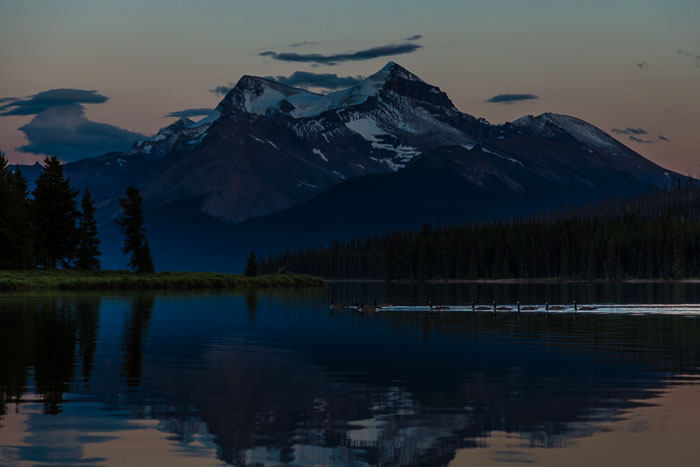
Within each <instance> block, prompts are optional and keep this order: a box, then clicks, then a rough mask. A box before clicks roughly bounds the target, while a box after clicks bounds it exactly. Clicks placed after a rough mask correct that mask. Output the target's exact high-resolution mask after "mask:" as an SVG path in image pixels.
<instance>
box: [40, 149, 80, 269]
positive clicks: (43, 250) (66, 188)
mask: <svg viewBox="0 0 700 467" xmlns="http://www.w3.org/2000/svg"><path fill="white" fill-rule="evenodd" d="M33 193H34V209H33V210H32V211H33V212H32V214H33V216H32V224H33V226H34V231H35V252H36V256H37V261H38V263H39V264H40V265H42V266H44V267H45V268H46V269H55V268H56V267H57V266H58V265H59V264H60V265H61V266H63V267H68V266H70V264H71V262H72V260H73V259H74V257H75V249H76V246H77V240H78V230H77V228H76V226H75V221H76V219H77V217H78V211H77V209H76V202H75V196H76V195H77V194H78V192H77V191H76V190H74V189H73V188H72V187H71V185H70V181H69V180H68V179H66V178H65V176H64V174H63V164H62V163H61V161H60V160H59V159H58V158H57V157H56V156H50V157H47V158H46V159H45V160H44V170H43V171H42V172H41V174H39V177H38V178H37V180H36V188H34V192H33Z"/></svg>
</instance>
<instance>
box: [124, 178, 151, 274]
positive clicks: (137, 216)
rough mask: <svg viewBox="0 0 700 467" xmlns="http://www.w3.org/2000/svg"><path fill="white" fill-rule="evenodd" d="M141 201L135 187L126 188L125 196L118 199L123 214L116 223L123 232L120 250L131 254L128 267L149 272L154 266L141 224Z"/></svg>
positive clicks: (144, 230)
mask: <svg viewBox="0 0 700 467" xmlns="http://www.w3.org/2000/svg"><path fill="white" fill-rule="evenodd" d="M142 202H143V198H142V197H141V194H140V193H139V190H138V189H137V188H136V187H133V186H130V187H129V188H127V189H126V198H121V199H120V200H119V204H120V205H121V207H122V210H123V211H124V215H123V216H122V217H120V218H119V219H117V224H119V225H120V226H121V230H122V233H123V234H124V246H123V247H122V252H123V253H124V254H127V255H128V254H131V258H130V259H129V263H128V265H129V267H130V268H131V269H135V270H136V271H137V272H141V273H149V272H154V271H155V267H154V266H153V258H152V256H151V249H150V247H149V246H148V240H147V239H146V229H145V228H144V226H143V222H144V221H143V208H142V207H141V204H142Z"/></svg>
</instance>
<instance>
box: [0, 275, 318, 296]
mask: <svg viewBox="0 0 700 467" xmlns="http://www.w3.org/2000/svg"><path fill="white" fill-rule="evenodd" d="M324 283H325V281H324V280H323V279H322V278H321V277H316V276H310V275H307V274H264V275H260V276H256V277H246V276H243V275H241V274H224V273H216V272H157V273H153V274H138V273H135V272H131V271H75V270H59V271H0V292H3V291H8V292H14V291H22V290H159V289H162V290H196V289H219V290H221V289H246V288H265V287H270V288H284V287H317V286H322V285H323V284H324Z"/></svg>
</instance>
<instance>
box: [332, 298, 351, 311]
mask: <svg viewBox="0 0 700 467" xmlns="http://www.w3.org/2000/svg"><path fill="white" fill-rule="evenodd" d="M347 307H348V306H347V305H336V304H334V303H333V297H331V310H344V309H346V308H347Z"/></svg>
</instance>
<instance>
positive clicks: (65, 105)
mask: <svg viewBox="0 0 700 467" xmlns="http://www.w3.org/2000/svg"><path fill="white" fill-rule="evenodd" d="M107 100H108V97H107V96H103V95H102V94H99V93H98V92H97V91H94V90H92V91H90V90H84V89H69V88H64V89H49V90H48V91H43V92H40V93H37V94H34V95H32V96H29V97H28V98H25V99H15V100H12V101H10V102H9V103H8V104H5V105H3V106H0V116H8V115H34V118H32V120H31V121H30V122H29V123H27V124H26V125H23V126H21V127H19V130H20V131H21V132H23V133H24V135H25V136H26V138H27V141H28V143H27V144H25V145H24V146H20V147H19V148H17V150H18V151H21V152H26V153H31V154H54V155H56V156H58V157H60V158H61V159H63V160H65V161H74V160H78V159H83V158H85V157H93V156H98V155H100V154H104V153H106V152H110V151H123V150H126V149H129V147H131V144H132V143H133V142H134V141H135V140H137V139H140V138H143V135H141V134H139V133H135V132H131V131H128V130H125V129H123V128H119V127H117V126H114V125H110V124H108V123H99V122H93V121H91V120H88V118H87V117H86V116H85V107H84V106H83V104H102V103H104V102H107ZM5 102H7V101H5Z"/></svg>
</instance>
